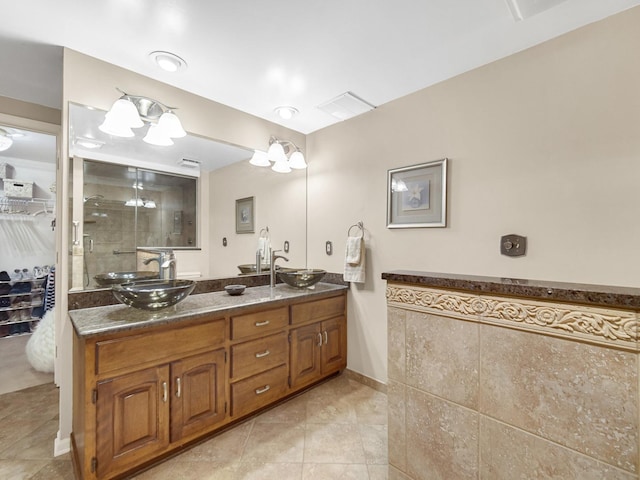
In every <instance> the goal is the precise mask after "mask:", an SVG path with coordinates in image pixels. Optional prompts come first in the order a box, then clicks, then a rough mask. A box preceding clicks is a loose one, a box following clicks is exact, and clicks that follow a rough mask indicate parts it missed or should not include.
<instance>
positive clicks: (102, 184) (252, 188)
mask: <svg viewBox="0 0 640 480" xmlns="http://www.w3.org/2000/svg"><path fill="white" fill-rule="evenodd" d="M104 115H105V112H104V111H101V110H97V109H94V108H91V107H86V106H82V105H78V104H74V103H70V105H69V125H70V129H69V132H70V134H69V153H70V157H71V169H70V171H71V172H72V175H70V179H69V180H70V188H69V191H70V192H71V198H70V201H69V206H70V209H71V212H70V218H73V219H74V220H75V224H73V222H72V224H71V225H70V231H69V235H70V236H69V238H70V239H71V242H72V245H70V247H69V249H70V251H71V252H72V255H71V256H70V269H71V275H70V288H72V289H74V290H78V289H93V288H99V287H98V285H97V284H96V282H95V279H94V277H95V276H96V275H99V274H103V273H107V272H122V271H131V270H135V269H136V253H135V252H136V250H137V249H139V248H143V247H169V248H173V249H176V250H184V251H185V252H181V253H179V254H180V255H186V256H189V258H195V259H196V260H195V263H196V264H198V265H199V266H200V267H201V268H199V269H198V270H199V272H196V274H198V275H199V274H200V273H201V272H202V277H205V278H216V277H229V276H237V275H240V274H241V273H242V272H241V270H240V268H239V267H240V266H244V265H246V264H248V263H255V258H256V257H255V255H256V250H257V248H258V246H259V245H261V244H262V243H263V242H264V237H265V236H267V237H268V241H269V242H270V243H271V246H272V248H273V249H282V248H284V244H285V242H286V243H287V246H289V248H290V250H289V252H288V256H289V258H290V262H289V264H288V266H289V265H290V266H294V267H298V268H302V267H305V266H306V171H300V170H298V171H293V172H292V173H290V174H278V173H276V172H273V171H272V170H271V169H269V168H259V167H254V166H252V165H250V164H249V163H248V160H249V159H250V158H251V155H252V154H253V151H252V150H249V149H247V148H243V147H240V146H236V145H229V144H227V143H224V142H221V141H218V140H212V139H208V138H203V137H200V136H197V135H192V134H188V135H187V136H186V137H184V138H179V139H175V140H174V145H172V146H168V147H161V146H155V145H149V144H147V143H145V142H143V141H142V137H143V136H144V133H143V132H141V133H138V132H136V136H135V137H133V138H120V137H113V136H110V135H107V134H105V133H103V132H101V131H100V130H99V129H98V126H99V125H100V124H101V123H102V121H103V120H104ZM267 140H268V139H265V142H266V141H267ZM183 159H188V160H195V161H196V162H197V163H198V164H199V166H200V168H198V169H194V168H193V167H190V166H184V165H182V164H183V163H184V162H182V160H183ZM189 163H190V162H189ZM247 197H252V198H253V201H254V211H253V212H252V215H253V218H252V221H253V222H254V226H255V227H254V228H253V231H249V232H245V231H236V222H235V219H236V213H237V212H236V200H238V199H241V198H247ZM179 263H180V262H179ZM182 270H183V272H182V273H184V269H182ZM191 270H193V268H191ZM189 273H192V272H189ZM178 274H179V275H180V274H181V268H180V265H179V266H178Z"/></svg>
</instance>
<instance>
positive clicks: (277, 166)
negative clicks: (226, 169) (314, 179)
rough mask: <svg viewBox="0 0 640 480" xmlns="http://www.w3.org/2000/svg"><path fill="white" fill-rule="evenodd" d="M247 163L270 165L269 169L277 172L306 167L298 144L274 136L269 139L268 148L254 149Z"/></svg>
mask: <svg viewBox="0 0 640 480" xmlns="http://www.w3.org/2000/svg"><path fill="white" fill-rule="evenodd" d="M292 151H293V153H291V156H290V157H289V158H287V154H288V153H289V152H292ZM271 162H273V166H272V165H271ZM249 163H250V164H251V165H255V166H256V167H269V166H271V170H273V171H274V172H278V173H289V172H291V169H292V168H293V169H303V168H307V162H305V159H304V155H303V154H302V152H301V151H300V149H299V148H298V146H297V145H296V144H295V143H293V142H292V141H290V140H280V139H278V138H277V137H275V136H272V137H271V138H270V139H269V149H268V150H267V151H266V152H263V151H262V150H255V151H254V153H253V156H252V157H251V160H249Z"/></svg>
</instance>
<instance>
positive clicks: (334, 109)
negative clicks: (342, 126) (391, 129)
mask: <svg viewBox="0 0 640 480" xmlns="http://www.w3.org/2000/svg"><path fill="white" fill-rule="evenodd" d="M318 108H319V109H320V110H322V111H323V112H326V113H328V114H329V115H332V116H334V117H336V118H337V119H339V120H346V119H347V118H351V117H355V116H356V115H360V114H361V113H365V112H368V111H370V110H373V109H374V108H376V107H374V106H373V105H371V104H370V103H369V102H365V101H364V100H362V99H361V98H359V97H357V96H356V95H354V94H353V93H351V92H346V93H343V94H342V95H338V96H337V97H336V98H334V99H333V100H329V101H328V102H325V103H322V104H320V105H318Z"/></svg>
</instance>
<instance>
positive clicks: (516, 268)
mask: <svg viewBox="0 0 640 480" xmlns="http://www.w3.org/2000/svg"><path fill="white" fill-rule="evenodd" d="M638 25H640V7H638V8H635V9H632V10H629V11H627V12H624V13H622V14H619V15H616V16H614V17H610V18H609V19H606V20H604V21H601V22H598V23H596V24H593V25H590V26H587V27H584V28H582V29H580V30H577V31H575V32H572V33H569V34H567V35H565V36H562V37H560V38H557V39H555V40H552V41H550V42H547V43H545V44H542V45H539V46H537V47H534V48H532V49H529V50H526V51H524V52H521V53H519V54H516V55H513V56H511V57H508V58H506V59H503V60H500V61H498V62H495V63H493V64H490V65H487V66H485V67H482V68H479V69H477V70H474V71H471V72H468V73H466V74H463V75H460V76H458V77H456V78H454V79H451V80H448V81H446V82H443V83H441V84H438V85H435V86H433V87H430V88H427V89H424V90H421V91H419V92H417V93H414V94H412V95H409V96H406V97H404V98H401V99H399V100H397V101H394V102H391V103H388V104H385V105H383V106H381V107H380V108H378V109H376V110H375V111H373V112H370V113H368V114H365V115H362V116H360V117H357V118H355V119H352V120H349V121H346V122H343V123H340V124H337V125H334V126H332V127H329V128H326V129H324V130H321V131H318V132H315V133H313V134H311V135H310V136H308V138H307V149H308V152H309V159H310V162H309V206H308V210H309V219H308V221H309V228H308V238H309V242H308V259H309V260H308V263H309V266H311V267H319V268H325V269H327V270H330V271H341V270H342V263H343V253H342V252H343V251H344V245H345V238H346V234H347V229H348V227H349V225H351V224H353V223H355V222H357V221H360V220H362V221H363V222H364V225H365V228H366V230H367V235H366V240H367V246H368V251H367V257H368V258H367V268H368V273H367V282H366V284H365V285H364V286H355V287H353V286H352V288H351V292H352V295H351V296H350V299H349V300H350V306H349V368H351V369H353V370H355V371H357V372H359V373H362V374H364V375H367V376H370V377H373V378H376V379H378V380H381V381H386V379H387V371H386V358H387V351H386V316H385V293H384V292H385V290H384V289H385V282H384V281H382V280H381V279H380V274H381V273H382V272H384V271H387V270H392V269H413V270H424V271H433V272H451V273H466V274H479V275H492V276H498V277H519V278H532V279H546V280H557V281H573V282H583V283H597V284H610V285H627V286H636V287H637V286H640V275H639V274H638V271H639V270H638V268H636V267H635V266H637V265H640V222H638V212H639V210H638V206H639V202H638V194H637V192H638V187H637V184H638V179H639V178H640V158H639V157H640V95H638V85H640V62H638V60H637V52H636V51H635V49H634V48H632V46H633V45H639V44H640V29H638V28H637V26H638ZM443 157H448V158H449V159H451V161H450V169H449V180H450V181H449V196H448V207H449V218H448V227H447V228H436V229H424V228H423V229H405V230H389V229H387V228H386V227H385V225H386V174H387V170H388V169H390V168H396V167H402V166H407V165H412V164H416V163H421V162H427V161H432V160H436V159H440V158H443ZM508 233H518V234H521V235H525V236H527V237H528V241H529V247H528V252H527V255H526V256H525V257H521V258H509V257H505V256H501V255H500V252H499V239H500V236H501V235H504V234H508ZM326 240H332V241H333V242H334V245H335V251H336V254H334V255H333V256H332V257H328V256H326V254H325V253H324V244H325V241H326ZM631 265H633V266H634V267H633V268H630V266H631Z"/></svg>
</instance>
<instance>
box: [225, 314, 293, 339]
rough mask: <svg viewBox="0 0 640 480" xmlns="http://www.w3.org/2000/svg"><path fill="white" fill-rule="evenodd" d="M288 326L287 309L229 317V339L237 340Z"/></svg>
mask: <svg viewBox="0 0 640 480" xmlns="http://www.w3.org/2000/svg"><path fill="white" fill-rule="evenodd" d="M288 324H289V309H288V308H287V307H282V308H276V309H273V310H267V311H266V312H256V313H249V314H247V315H238V316H236V317H231V338H232V339H233V340H237V339H239V338H245V337H250V336H252V335H257V334H264V333H269V332H274V331H276V330H280V329H282V328H284V327H286V326H287V325H288Z"/></svg>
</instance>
